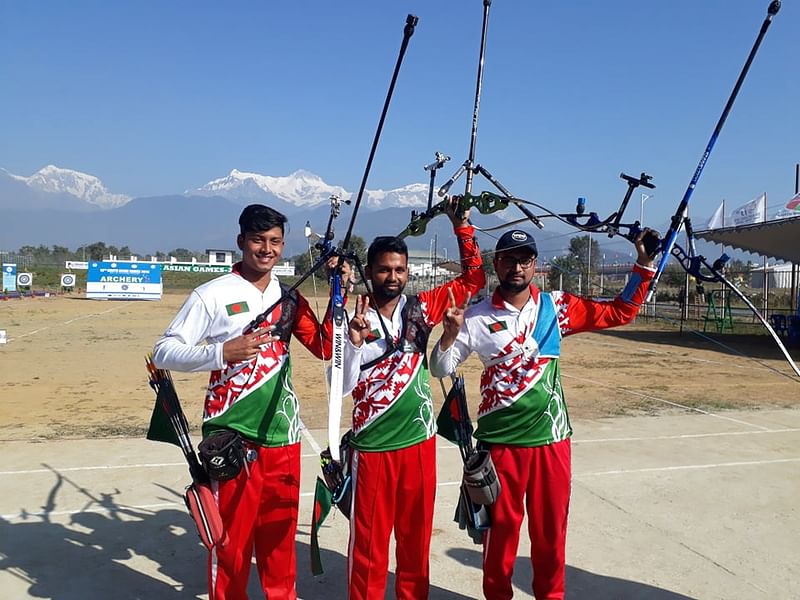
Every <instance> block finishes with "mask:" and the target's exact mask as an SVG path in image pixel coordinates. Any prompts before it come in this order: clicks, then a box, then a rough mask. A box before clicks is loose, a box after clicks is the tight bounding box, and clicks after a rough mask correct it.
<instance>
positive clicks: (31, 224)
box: [0, 165, 563, 256]
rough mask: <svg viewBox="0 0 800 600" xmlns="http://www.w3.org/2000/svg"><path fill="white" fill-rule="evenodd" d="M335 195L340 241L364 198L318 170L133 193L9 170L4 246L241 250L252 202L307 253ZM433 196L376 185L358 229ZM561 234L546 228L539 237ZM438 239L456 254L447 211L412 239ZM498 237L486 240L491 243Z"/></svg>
mask: <svg viewBox="0 0 800 600" xmlns="http://www.w3.org/2000/svg"><path fill="white" fill-rule="evenodd" d="M332 195H336V196H339V197H340V198H341V200H342V201H343V204H342V210H341V214H340V216H339V218H338V220H337V221H336V223H335V230H336V233H337V235H336V239H337V240H340V239H341V238H342V237H343V235H344V232H345V231H346V230H347V225H348V224H349V221H350V217H351V210H352V201H353V200H355V194H354V193H352V192H349V191H348V190H346V189H345V188H343V187H341V186H337V185H332V184H329V183H327V182H325V181H323V180H322V178H321V177H319V176H318V175H315V174H314V173H311V172H309V171H304V170H298V171H295V172H294V173H291V174H290V175H287V176H269V175H261V174H258V173H248V172H244V171H239V170H237V169H234V170H232V171H231V172H230V173H229V174H228V175H226V176H225V177H220V178H217V179H213V180H211V181H209V182H208V183H206V184H205V185H203V186H201V187H198V188H194V189H187V190H186V191H184V192H183V193H182V194H169V195H163V196H151V197H139V198H133V197H131V196H128V195H126V194H122V193H116V192H111V191H109V190H108V189H107V188H106V186H105V185H104V184H103V182H102V181H101V180H100V179H99V178H97V177H95V176H93V175H88V174H86V173H81V172H79V171H74V170H70V169H64V168H60V167H56V166H53V165H48V166H46V167H44V168H43V169H41V170H39V171H38V172H36V173H34V174H33V175H31V176H29V177H26V176H21V175H15V174H13V173H10V172H8V171H7V170H5V169H0V250H4V251H10V250H15V249H18V248H19V247H21V246H24V245H33V246H38V245H40V244H44V245H46V246H53V245H60V246H66V247H68V248H70V249H74V248H77V247H79V246H83V245H85V244H90V243H93V242H97V241H102V242H105V243H107V244H110V245H115V246H128V247H130V248H132V249H133V250H134V251H136V252H139V253H140V255H142V256H146V255H147V254H149V253H152V252H155V251H158V250H162V251H168V250H171V249H174V248H189V249H191V250H205V249H208V248H216V249H228V248H234V247H235V239H236V234H237V233H238V226H237V220H238V217H239V213H240V212H241V210H242V207H244V206H246V205H247V204H251V203H256V202H257V203H261V204H266V205H268V206H271V207H273V208H275V209H276V210H279V211H281V212H282V213H284V214H285V215H286V216H287V218H288V219H289V228H288V229H287V232H286V242H287V244H286V250H285V252H284V254H285V256H291V255H293V254H297V253H299V252H303V251H305V250H306V249H307V241H306V239H305V237H304V235H303V233H304V231H303V230H304V225H305V224H306V222H309V223H310V224H311V226H312V228H313V229H314V230H315V231H316V232H317V233H323V230H324V229H325V227H326V225H327V222H328V218H329V215H330V198H331V196H332ZM427 197H428V185H427V184H424V183H412V184H409V185H406V186H403V187H400V188H396V189H392V190H380V189H378V190H366V191H365V193H364V197H363V199H362V205H361V210H360V211H359V215H358V219H357V222H356V225H355V228H354V234H356V235H359V236H361V237H363V238H364V239H366V240H367V241H368V242H369V241H370V240H371V239H372V238H373V237H375V236H377V235H389V234H392V233H399V231H400V230H402V229H403V228H404V227H405V226H406V225H407V224H408V222H409V218H410V216H411V215H410V211H411V209H417V210H419V209H420V208H423V207H425V206H426V205H427ZM438 200H439V198H435V200H434V202H437V201H438ZM345 202H350V205H349V206H348V205H347V204H345ZM508 212H509V214H508V215H506V214H504V213H503V212H500V213H496V214H494V215H485V216H481V217H480V218H481V224H482V225H483V226H486V227H488V226H492V225H498V224H501V223H502V222H503V221H502V218H511V217H512V216H516V215H513V214H511V211H508ZM499 215H502V217H501V216H499ZM561 233H563V232H562V231H553V232H552V233H543V232H540V233H538V234H537V239H539V238H540V237H545V238H546V237H550V236H557V235H559V234H561ZM434 238H435V239H436V244H437V246H438V247H439V248H440V249H442V248H447V249H448V254H449V255H450V256H454V255H455V254H454V253H455V252H456V251H457V249H456V245H455V242H454V238H453V235H452V230H451V228H450V223H449V221H448V220H447V219H446V218H443V217H440V218H437V219H433V220H432V221H431V222H430V224H429V225H428V229H427V231H426V234H425V235H424V236H421V237H408V238H406V242H407V243H408V245H409V248H412V249H425V250H428V249H429V248H430V247H431V245H432V244H433V242H432V240H434ZM493 243H494V240H485V241H483V245H493Z"/></svg>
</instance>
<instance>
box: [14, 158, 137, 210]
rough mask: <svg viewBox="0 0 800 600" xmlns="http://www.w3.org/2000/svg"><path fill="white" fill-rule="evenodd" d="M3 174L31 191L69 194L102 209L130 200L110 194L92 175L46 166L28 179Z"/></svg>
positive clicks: (115, 206)
mask: <svg viewBox="0 0 800 600" xmlns="http://www.w3.org/2000/svg"><path fill="white" fill-rule="evenodd" d="M4 171H5V170H4ZM5 173H6V174H7V175H8V176H9V177H11V178H12V179H15V180H17V181H20V182H23V183H25V184H26V185H27V186H28V187H30V188H31V189H33V190H37V191H40V192H48V193H56V194H58V193H63V194H69V195H70V196H74V197H76V198H78V199H80V200H83V201H84V202H87V203H89V204H91V205H94V206H96V207H98V208H102V209H111V208H119V207H120V206H123V205H124V204H127V203H128V202H129V201H130V200H131V198H130V196H126V195H124V194H112V193H111V192H109V191H108V189H107V188H106V186H104V185H103V182H102V181H100V180H99V179H98V178H97V177H94V176H93V175H88V174H86V173H81V172H80V171H73V170H71V169H62V168H60V167H56V166H54V165H47V166H46V167H44V168H42V169H40V170H38V171H37V172H36V173H34V174H33V175H31V176H30V177H23V176H20V175H14V174H12V173H9V172H8V171H5Z"/></svg>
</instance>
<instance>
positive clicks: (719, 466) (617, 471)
mask: <svg viewBox="0 0 800 600" xmlns="http://www.w3.org/2000/svg"><path fill="white" fill-rule="evenodd" d="M793 462H800V458H776V459H773V460H745V461H737V462H728V463H710V464H704V465H674V466H671V467H645V468H642V469H614V470H612V471H593V472H590V473H575V474H573V478H581V477H598V476H603V475H628V474H631V473H663V472H666V471H692V470H698V469H723V468H728V467H752V466H758V465H774V464H781V463H793Z"/></svg>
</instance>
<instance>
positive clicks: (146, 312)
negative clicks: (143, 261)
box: [0, 294, 800, 440]
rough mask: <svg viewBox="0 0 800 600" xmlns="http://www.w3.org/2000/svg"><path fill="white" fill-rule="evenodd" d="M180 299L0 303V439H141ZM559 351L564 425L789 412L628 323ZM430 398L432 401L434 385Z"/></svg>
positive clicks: (794, 399) (690, 348)
mask: <svg viewBox="0 0 800 600" xmlns="http://www.w3.org/2000/svg"><path fill="white" fill-rule="evenodd" d="M184 297H185V295H183V294H180V295H179V294H168V295H165V296H164V298H163V300H162V301H160V302H122V301H120V302H116V301H114V302H112V301H90V300H84V299H81V298H77V297H68V296H61V297H53V298H36V299H25V300H9V301H5V302H0V329H5V330H7V335H8V338H9V342H8V344H6V345H3V346H0V381H2V382H3V383H2V386H3V387H2V394H1V395H0V439H3V440H20V439H52V438H63V437H97V436H114V435H132V436H139V435H142V434H143V432H144V431H145V430H146V427H147V423H148V420H149V416H150V411H151V408H152V405H153V398H154V396H153V393H152V391H151V390H150V388H149V387H148V385H147V382H146V375H145V369H144V363H143V357H144V355H145V354H146V353H147V352H148V351H149V350H150V349H151V348H152V345H153V342H154V341H155V340H156V339H157V338H158V336H159V335H160V334H161V333H162V332H163V330H164V329H165V328H166V326H167V324H168V323H169V321H170V320H171V319H172V317H173V315H174V314H175V312H176V311H177V310H178V308H179V307H180V305H181V303H182V302H183V299H184ZM313 305H314V303H313V301H312V306H313ZM436 338H438V332H435V334H434V339H436ZM726 342H728V343H731V344H732V345H734V347H736V349H737V350H739V351H741V352H745V353H747V354H748V355H750V356H755V357H759V360H760V361H762V362H763V363H765V364H767V365H769V366H771V367H773V368H777V369H779V370H781V371H783V372H788V368H787V367H785V366H784V364H783V363H782V361H781V360H780V358H779V357H778V353H777V351H776V350H773V349H772V348H771V345H770V343H769V342H768V341H767V339H766V337H764V336H761V339H759V338H756V339H755V340H754V339H753V338H752V337H747V338H745V337H742V338H738V337H730V338H726ZM292 347H293V350H292V352H293V362H294V384H295V388H296V389H297V392H298V395H299V396H300V399H301V402H302V415H303V419H304V421H305V422H306V424H307V425H308V426H309V427H323V426H324V423H325V412H326V406H327V401H326V392H325V383H324V379H323V370H322V367H321V363H320V362H319V361H317V360H316V359H314V358H313V357H312V356H311V354H310V353H309V352H307V351H306V350H305V348H303V347H302V346H301V345H300V344H298V343H296V342H294V343H293V345H292ZM798 354H800V353H798V352H797V351H795V355H796V358H800V356H797V355H798ZM563 355H564V356H563V361H562V371H563V375H564V382H565V393H566V397H567V403H568V405H569V408H570V414H571V415H572V417H573V418H583V419H587V418H601V417H604V416H609V415H619V414H641V413H645V414H652V413H658V412H664V411H669V410H684V409H682V408H680V406H682V405H686V406H692V407H699V408H701V409H705V410H712V411H716V410H720V409H724V408H757V407H775V406H781V407H784V406H796V405H798V404H800V384H799V383H798V382H797V381H794V380H791V379H789V378H787V377H783V376H781V375H778V374H776V373H775V372H774V371H771V370H769V369H767V368H764V367H762V366H760V365H759V364H757V363H756V362H754V361H753V360H751V359H749V358H745V357H740V356H735V355H731V354H729V353H725V352H723V351H721V350H720V349H719V348H716V347H713V346H708V344H706V343H704V342H702V340H700V338H698V337H696V336H693V335H684V336H683V337H680V336H678V334H677V333H676V332H663V331H660V332H659V331H647V330H645V329H644V327H643V326H641V325H633V326H630V327H627V328H623V329H620V330H618V331H616V332H613V333H611V332H609V333H605V334H584V335H579V336H576V337H574V338H568V339H567V340H566V341H565V344H564V348H563ZM464 373H465V376H466V379H467V390H468V393H469V394H470V399H471V401H472V404H473V406H474V405H475V398H476V395H477V380H478V375H479V373H480V364H479V363H478V362H477V360H476V359H475V358H474V357H473V358H471V359H470V360H469V361H468V362H467V363H466V364H465V366H464ZM173 375H174V378H175V382H176V387H177V389H178V392H179V395H180V396H181V399H182V401H183V403H184V407H185V409H186V412H187V415H188V417H189V420H190V422H192V423H193V424H194V425H197V424H199V419H200V406H201V401H202V397H203V390H204V388H205V383H206V380H207V376H206V375H204V374H186V373H174V374H173ZM434 393H435V394H436V399H437V402H438V401H439V400H440V391H439V386H438V385H434Z"/></svg>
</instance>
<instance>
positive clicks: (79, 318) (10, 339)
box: [7, 302, 127, 342]
mask: <svg viewBox="0 0 800 600" xmlns="http://www.w3.org/2000/svg"><path fill="white" fill-rule="evenodd" d="M125 305H127V302H126V303H125V304H120V305H118V306H113V307H111V308H109V309H108V310H103V311H100V312H98V313H91V314H88V315H81V316H80V317H75V318H74V319H69V320H68V321H63V322H61V323H56V324H55V325H48V326H47V327H40V328H39V329H34V330H33V331H29V332H28V333H23V334H22V335H18V336H17V337H13V338H11V337H10V338H8V339H7V341H8V342H13V341H14V340H19V339H22V338H24V337H28V336H31V335H35V334H37V333H41V332H42V331H47V330H48V329H50V328H51V327H57V326H59V325H69V324H70V323H74V322H75V321H81V320H83V319H91V318H92V317H99V316H100V315H105V314H108V313H110V312H111V311H112V310H117V309H118V308H121V307H122V306H125Z"/></svg>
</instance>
